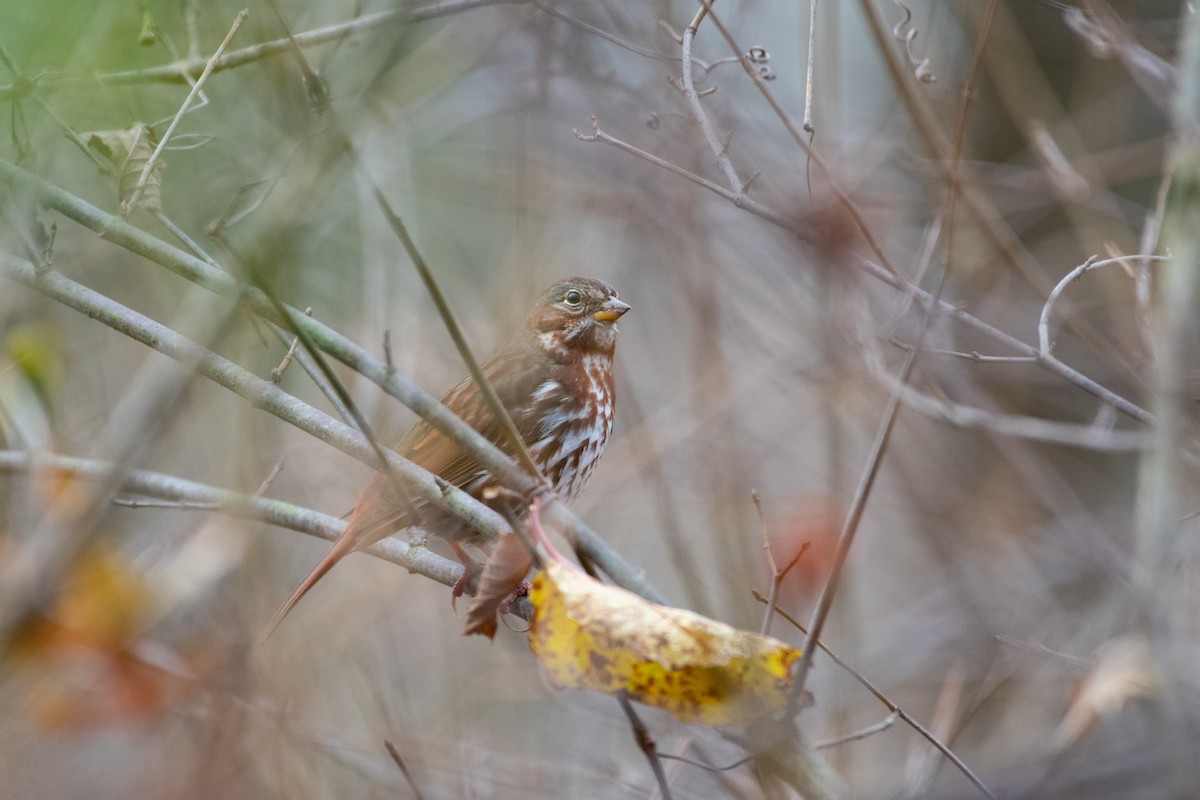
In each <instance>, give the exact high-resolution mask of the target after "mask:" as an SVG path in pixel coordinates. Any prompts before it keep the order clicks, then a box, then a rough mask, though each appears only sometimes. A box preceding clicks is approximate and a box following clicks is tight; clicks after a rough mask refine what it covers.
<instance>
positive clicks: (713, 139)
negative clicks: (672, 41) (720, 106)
mask: <svg viewBox="0 0 1200 800" xmlns="http://www.w3.org/2000/svg"><path fill="white" fill-rule="evenodd" d="M707 9H708V2H707V0H706V2H705V4H704V7H703V8H701V9H700V11H699V12H698V13H697V14H696V19H694V20H693V21H692V24H691V25H689V26H688V27H687V29H686V30H685V31H684V32H683V43H682V46H681V47H680V51H679V52H680V58H681V59H682V61H683V69H682V73H681V74H682V79H681V81H680V85H681V86H682V88H683V97H684V99H685V100H686V101H687V104H688V108H689V109H691V112H692V119H694V120H695V121H696V126H697V127H699V128H700V133H701V134H702V135H703V136H704V140H705V141H706V142H708V146H709V149H711V150H712V153H713V155H714V156H715V157H716V159H717V165H718V166H719V167H720V168H721V172H722V173H724V175H725V180H726V182H727V183H728V184H729V188H730V189H732V190H733V191H734V192H737V194H738V195H739V196H740V195H741V194H742V191H743V189H744V188H745V187H744V186H743V184H742V180H741V178H739V177H738V174H737V170H736V169H734V167H733V162H732V161H731V160H730V158H729V148H728V147H726V146H725V143H724V142H722V141H721V139H720V137H718V136H717V132H716V131H715V130H713V127H712V123H711V122H709V120H708V115H707V114H705V113H704V106H703V105H702V104H701V103H700V95H699V94H697V92H696V83H695V80H694V78H693V76H692V41H693V40H694V39H695V38H696V26H697V25H699V24H700V21H701V20H702V19H704V13H705V11H706V10H707Z"/></svg>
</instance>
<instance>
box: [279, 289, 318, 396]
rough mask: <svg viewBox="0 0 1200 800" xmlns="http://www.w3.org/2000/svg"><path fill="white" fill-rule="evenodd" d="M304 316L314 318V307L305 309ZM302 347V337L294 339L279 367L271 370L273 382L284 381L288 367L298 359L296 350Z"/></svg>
mask: <svg viewBox="0 0 1200 800" xmlns="http://www.w3.org/2000/svg"><path fill="white" fill-rule="evenodd" d="M304 316H306V317H311V316H312V306H309V307H308V308H306V309H304ZM299 345H300V337H299V336H296V337H293V339H292V343H291V344H289V345H288V349H287V352H286V353H284V354H283V360H282V361H280V362H279V366H278V367H276V368H275V369H273V370H271V382H272V383H279V382H280V381H281V380H283V373H284V372H285V371H286V370H287V368H288V365H290V364H291V363H292V359H294V358H295V357H296V349H297V347H299Z"/></svg>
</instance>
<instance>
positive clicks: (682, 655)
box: [529, 561, 800, 726]
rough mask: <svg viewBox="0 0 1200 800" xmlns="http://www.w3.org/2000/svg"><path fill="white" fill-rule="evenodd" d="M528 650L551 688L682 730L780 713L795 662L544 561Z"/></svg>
mask: <svg viewBox="0 0 1200 800" xmlns="http://www.w3.org/2000/svg"><path fill="white" fill-rule="evenodd" d="M529 599H530V600H531V601H532V602H533V604H534V606H535V607H536V609H537V611H536V613H535V614H534V618H533V622H532V627H531V629H530V639H529V642H530V646H531V647H532V649H533V652H534V655H535V656H537V658H538V660H539V661H540V662H541V665H542V670H543V672H544V673H545V675H546V678H547V680H549V681H550V683H551V685H553V686H554V687H555V688H557V689H591V690H593V691H598V692H604V693H606V694H614V695H615V694H619V693H621V692H627V693H628V694H629V696H630V697H631V698H632V699H634V700H637V701H639V702H642V703H645V704H646V705H650V706H655V707H657V708H661V709H663V710H665V711H668V712H670V713H671V714H673V715H674V716H675V717H677V718H678V719H680V720H682V721H684V722H702V723H704V724H707V725H718V726H735V725H736V726H741V725H745V724H748V723H749V722H752V721H753V720H755V719H757V718H759V717H761V716H763V715H765V714H770V713H772V712H775V711H779V710H780V709H782V708H783V706H784V704H785V703H786V701H787V694H788V689H789V687H790V685H791V674H790V671H791V666H792V663H793V662H794V661H795V660H796V659H797V658H799V657H800V651H799V650H794V649H792V648H790V647H788V646H787V645H785V644H784V643H783V642H780V641H779V640H777V639H772V638H771V637H769V636H761V635H759V634H756V633H750V632H747V631H741V630H738V629H736V628H733V627H730V626H729V625H726V624H724V623H722V622H717V621H715V620H711V619H708V618H707V617H703V616H700V615H699V614H696V613H693V612H691V611H684V610H681V609H675V608H667V607H665V606H659V605H655V604H653V603H650V602H647V601H646V600H643V599H642V598H640V597H638V596H637V595H634V594H633V593H631V592H627V591H625V590H624V589H620V588H617V587H615V586H607V585H605V584H602V583H599V582H598V581H595V580H593V579H591V578H589V577H588V576H586V575H584V574H582V573H580V572H578V571H577V570H575V569H574V568H572V567H569V566H567V565H564V564H562V563H559V562H556V561H548V562H547V564H546V569H545V570H543V571H542V572H539V573H538V574H537V576H536V577H535V578H534V581H533V588H532V589H531V591H530V593H529Z"/></svg>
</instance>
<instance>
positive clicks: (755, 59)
mask: <svg viewBox="0 0 1200 800" xmlns="http://www.w3.org/2000/svg"><path fill="white" fill-rule="evenodd" d="M746 60H747V61H749V62H750V63H751V64H755V65H756V66H757V67H758V69H756V70H755V72H757V73H758V77H760V78H762V79H763V80H764V81H773V80H775V78H777V77H778V76H777V75H776V74H775V70H773V69H771V67H770V66H769V65H768V64H767V62H768V61H770V60H771V54H770V53H768V52H767V49H766V48H765V47H751V48H750V49H749V50H747V51H746Z"/></svg>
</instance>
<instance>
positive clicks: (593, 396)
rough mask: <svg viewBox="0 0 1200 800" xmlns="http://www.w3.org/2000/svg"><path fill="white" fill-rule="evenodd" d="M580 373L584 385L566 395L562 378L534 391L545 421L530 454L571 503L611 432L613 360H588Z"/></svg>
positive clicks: (597, 357)
mask: <svg viewBox="0 0 1200 800" xmlns="http://www.w3.org/2000/svg"><path fill="white" fill-rule="evenodd" d="M579 366H580V369H579V370H578V372H577V373H576V375H577V376H579V379H580V380H581V381H582V385H581V386H578V387H575V389H574V390H573V391H568V390H567V389H566V388H565V387H564V386H563V384H562V383H561V382H560V381H558V380H554V379H551V380H547V381H545V382H544V383H542V385H541V386H539V387H538V388H537V390H536V391H535V392H534V394H533V397H534V401H535V402H534V405H535V406H541V409H539V410H538V411H535V414H536V415H537V417H539V418H540V419H541V423H540V425H539V429H538V437H539V438H538V439H537V440H536V441H535V442H533V443H532V444H531V447H530V450H531V455H533V458H534V460H535V461H537V462H538V463H539V464H541V465H542V472H543V474H544V475H545V476H546V478H547V479H549V480H550V482H551V483H552V484H553V485H554V488H555V490H556V491H557V492H558V493H559V494H560V495H562V496H563V497H564V498H566V499H568V500H570V499H572V498H574V497H575V496H576V495H578V494H579V492H580V491H581V490H582V489H583V486H584V484H585V483H587V479H588V478H589V477H590V476H591V474H592V470H593V469H594V468H595V466H596V462H597V461H599V459H600V455H601V454H602V453H603V452H604V445H605V444H606V443H607V442H608V436H609V434H610V433H612V426H613V405H614V403H613V401H614V397H613V385H612V358H611V357H610V356H609V355H607V354H596V353H589V354H588V355H586V356H584V357H583V359H582V363H581V364H580V365H579Z"/></svg>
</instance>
